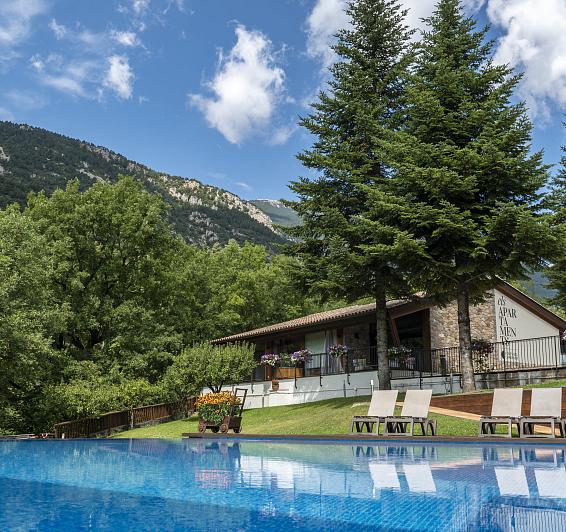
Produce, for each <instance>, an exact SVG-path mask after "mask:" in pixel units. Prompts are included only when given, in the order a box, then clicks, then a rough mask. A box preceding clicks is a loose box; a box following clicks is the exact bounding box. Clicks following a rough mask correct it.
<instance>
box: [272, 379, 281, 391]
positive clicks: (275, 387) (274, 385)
mask: <svg viewBox="0 0 566 532" xmlns="http://www.w3.org/2000/svg"><path fill="white" fill-rule="evenodd" d="M271 389H272V390H273V391H274V392H277V391H279V381H278V380H277V379H272V380H271Z"/></svg>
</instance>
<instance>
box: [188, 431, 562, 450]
mask: <svg viewBox="0 0 566 532" xmlns="http://www.w3.org/2000/svg"><path fill="white" fill-rule="evenodd" d="M181 438H182V439H183V440H250V441H294V442H297V443H300V442H313V443H314V442H329V443H330V442H344V443H372V444H376V443H378V444H379V443H382V444H390V443H401V444H409V443H415V444H421V443H424V444H434V445H436V444H458V445H462V444H464V445H465V444H468V445H478V444H479V445H490V444H494V443H496V444H507V445H515V444H520V445H530V446H540V445H545V446H551V447H566V439H565V438H505V437H496V436H490V437H474V436H468V437H465V436H416V437H415V436H399V435H395V436H382V435H376V434H232V433H229V434H220V433H217V434H215V433H212V432H205V433H200V432H185V433H183V434H181Z"/></svg>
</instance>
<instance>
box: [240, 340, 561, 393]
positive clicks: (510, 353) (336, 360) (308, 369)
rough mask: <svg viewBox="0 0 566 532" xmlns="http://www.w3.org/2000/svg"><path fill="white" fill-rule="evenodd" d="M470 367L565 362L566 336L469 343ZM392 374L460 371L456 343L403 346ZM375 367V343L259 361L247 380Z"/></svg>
mask: <svg viewBox="0 0 566 532" xmlns="http://www.w3.org/2000/svg"><path fill="white" fill-rule="evenodd" d="M472 361H473V366H474V372H475V373H476V374H479V373H494V372H501V371H517V370H526V369H545V368H556V369H558V368H562V367H566V340H564V339H562V338H561V337H560V336H548V337H543V338H530V339H527V340H514V341H509V342H495V343H487V342H482V343H481V344H479V343H478V344H475V345H474V346H473V348H472ZM389 367H390V369H391V376H392V378H412V377H432V376H447V375H460V374H461V372H462V354H461V351H460V348H458V347H448V348H442V349H422V348H407V349H406V350H405V351H404V352H403V353H402V354H400V355H398V356H390V357H389ZM377 368H378V363H377V350H376V347H375V346H368V347H361V348H356V349H350V350H349V351H348V354H347V355H344V356H341V357H336V356H333V355H331V354H329V353H316V354H313V355H311V357H310V358H309V360H307V361H306V362H304V363H300V364H297V365H296V366H294V365H289V366H285V365H283V366H277V367H275V368H272V367H270V366H262V365H258V366H257V368H256V370H255V371H254V374H253V375H252V378H251V382H258V381H268V380H271V379H273V378H277V379H298V378H301V377H321V378H322V377H324V376H329V375H350V374H351V373H358V372H362V371H375V370H377Z"/></svg>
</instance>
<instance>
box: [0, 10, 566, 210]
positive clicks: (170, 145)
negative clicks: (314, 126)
mask: <svg viewBox="0 0 566 532" xmlns="http://www.w3.org/2000/svg"><path fill="white" fill-rule="evenodd" d="M344 1H345V0H207V1H202V0H198V1H197V0H80V1H77V0H0V119H8V120H13V121H16V122H25V123H29V124H32V125H35V126H39V127H44V128H47V129H50V130H53V131H56V132H59V133H63V134H65V135H69V136H71V137H77V138H81V139H85V140H88V141H91V142H94V143H96V144H101V145H104V146H107V147H108V148H111V149H113V150H115V151H117V152H119V153H122V154H124V155H125V156H127V157H129V158H131V159H134V160H136V161H140V162H142V163H144V164H147V165H148V166H150V167H152V168H154V169H156V170H160V171H164V172H168V173H172V174H176V175H182V176H185V177H192V178H196V179H199V180H201V181H203V182H205V183H210V184H213V185H216V186H220V187H223V188H226V189H228V190H231V191H233V192H235V193H237V194H239V195H241V196H243V197H245V198H250V199H251V198H280V197H289V195H290V193H289V191H288V189H287V183H288V181H289V180H292V179H296V178H297V177H298V176H300V175H302V174H305V173H306V171H305V170H304V169H303V168H302V167H301V166H300V164H299V163H298V162H297V161H296V159H295V155H296V154H297V153H298V152H299V151H301V150H302V149H304V148H305V147H307V146H308V145H309V143H310V142H311V139H310V138H309V137H308V136H307V135H306V134H305V132H303V131H301V130H300V129H299V128H297V125H296V122H297V117H298V116H299V115H304V114H305V113H307V112H308V111H307V107H306V104H307V102H309V101H312V99H313V97H314V95H315V94H316V91H317V89H318V88H319V87H320V86H322V85H323V84H324V81H325V72H326V68H327V67H328V65H329V64H331V63H332V61H333V60H334V57H333V54H332V52H331V50H330V49H329V47H328V44H329V42H330V41H331V36H332V34H333V33H334V32H335V31H336V30H337V29H338V28H340V27H343V26H344V25H346V24H347V23H348V21H347V19H346V17H345V15H344V13H343V7H344ZM403 3H404V4H405V5H406V6H407V7H408V8H410V10H411V11H410V15H409V20H408V22H409V23H410V24H411V25H413V26H419V25H420V24H421V23H420V17H423V16H427V15H428V14H430V12H431V11H432V9H433V6H434V0H404V1H403ZM466 6H467V8H468V10H469V11H470V13H474V15H475V16H477V17H478V18H479V19H480V20H481V21H482V22H486V21H489V22H491V23H492V25H493V30H492V34H493V36H494V37H495V38H496V39H497V50H496V55H495V59H496V60H497V61H499V62H506V63H510V64H512V65H513V66H515V67H516V68H517V69H518V70H520V71H524V72H525V76H524V78H523V81H522V83H521V86H520V88H519V92H518V95H517V96H518V97H519V98H522V99H526V100H527V102H528V104H529V107H530V109H531V111H530V112H531V117H532V120H533V121H534V123H535V132H534V147H535V148H536V149H541V148H543V149H544V150H545V159H546V161H547V162H548V163H551V164H552V163H556V162H558V161H559V159H560V145H561V144H563V143H564V132H563V129H562V127H561V121H562V120H563V114H562V113H563V112H564V110H565V108H566V2H565V1H564V0H467V2H466Z"/></svg>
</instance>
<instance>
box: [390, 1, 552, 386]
mask: <svg viewBox="0 0 566 532" xmlns="http://www.w3.org/2000/svg"><path fill="white" fill-rule="evenodd" d="M425 22H426V24H427V29H426V30H425V31H424V32H423V35H422V40H421V42H420V43H419V45H418V49H417V58H416V64H415V69H414V71H413V72H412V75H411V78H410V80H409V83H408V85H407V125H406V129H405V130H404V131H403V132H402V133H400V134H397V135H395V139H394V140H393V141H392V142H390V143H389V145H388V146H387V150H388V152H389V153H390V155H391V157H392V159H391V160H392V164H393V165H394V166H395V168H396V175H395V177H394V178H393V180H392V181H394V184H395V188H396V191H397V194H399V195H403V196H404V197H405V198H406V201H405V205H404V206H403V207H402V208H400V209H399V221H400V223H401V225H402V226H403V227H405V228H406V229H407V230H409V231H410V232H412V233H413V234H414V235H415V237H416V238H418V239H419V241H421V242H424V243H425V244H426V250H427V253H428V255H429V256H430V259H431V260H430V261H429V262H428V263H427V266H426V267H425V268H423V269H422V270H421V271H420V272H416V273H418V274H419V276H420V278H421V280H422V282H423V284H424V286H426V289H427V292H428V293H430V294H432V295H434V296H435V297H436V298H437V300H438V301H440V302H448V301H453V300H454V299H456V301H457V307H458V327H459V338H460V340H459V342H460V349H461V352H462V366H463V367H462V373H463V387H464V390H466V391H470V390H473V389H475V381H474V373H473V365H472V359H471V330H470V304H471V303H473V302H474V301H476V300H480V299H481V298H482V296H483V294H485V293H486V291H488V290H490V289H492V288H494V287H495V286H496V284H497V283H498V277H502V278H509V279H518V278H519V279H520V278H524V276H525V275H526V273H527V268H528V267H529V266H531V267H539V266H540V265H541V263H542V258H541V256H542V255H543V251H544V250H543V249H542V248H543V246H544V245H545V242H548V241H549V239H548V238H547V237H548V228H547V225H546V224H545V223H544V221H543V220H542V217H541V216H539V214H538V213H539V208H540V200H541V197H540V195H539V191H540V189H541V187H543V186H544V185H545V183H546V181H547V178H548V168H547V167H546V166H544V165H543V163H542V153H541V152H537V153H534V154H533V153H531V130H532V125H531V122H530V121H529V119H528V117H527V115H526V108H525V105H524V104H523V103H513V102H512V101H511V98H512V95H513V91H514V89H515V87H516V85H517V83H518V82H519V80H520V76H517V75H514V74H513V72H512V70H511V69H510V68H508V67H507V66H504V65H495V64H494V63H493V62H492V54H493V47H494V43H493V42H492V41H486V33H487V30H488V28H484V29H483V30H481V31H477V30H476V23H475V21H474V20H473V19H471V18H467V17H466V16H465V15H464V13H463V10H462V6H461V2H460V1H459V0H440V2H439V3H438V5H437V7H436V9H435V11H434V13H433V15H432V16H431V17H430V18H428V19H426V21H425Z"/></svg>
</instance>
